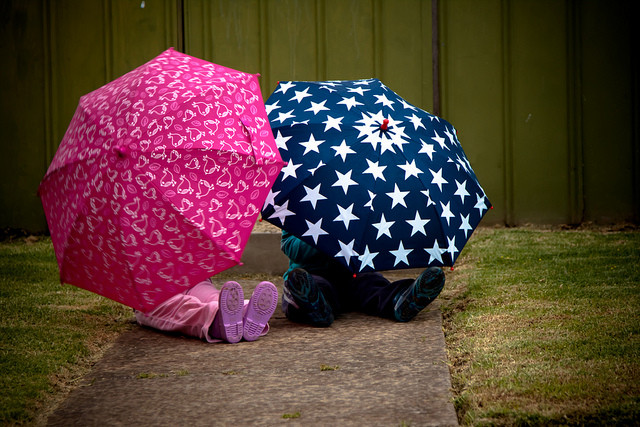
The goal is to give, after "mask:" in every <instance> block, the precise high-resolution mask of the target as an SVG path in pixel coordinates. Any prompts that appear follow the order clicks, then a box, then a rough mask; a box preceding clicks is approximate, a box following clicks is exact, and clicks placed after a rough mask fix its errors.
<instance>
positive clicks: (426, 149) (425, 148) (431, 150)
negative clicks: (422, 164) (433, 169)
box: [418, 139, 435, 160]
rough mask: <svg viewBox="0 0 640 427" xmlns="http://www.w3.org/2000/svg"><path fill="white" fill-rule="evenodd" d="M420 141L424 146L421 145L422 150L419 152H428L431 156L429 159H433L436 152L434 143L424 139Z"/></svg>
mask: <svg viewBox="0 0 640 427" xmlns="http://www.w3.org/2000/svg"><path fill="white" fill-rule="evenodd" d="M420 142H421V143H422V147H420V151H418V154H421V153H426V154H427V156H429V160H433V153H434V152H435V149H434V148H433V144H427V143H426V142H424V141H423V140H422V139H421V140H420Z"/></svg>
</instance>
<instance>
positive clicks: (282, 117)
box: [273, 110, 295, 124]
mask: <svg viewBox="0 0 640 427" xmlns="http://www.w3.org/2000/svg"><path fill="white" fill-rule="evenodd" d="M291 113H293V110H291V111H289V112H287V113H282V112H281V113H278V118H277V119H273V121H274V122H275V121H276V120H280V124H282V123H283V122H284V121H285V120H287V119H290V118H292V117H295V116H294V115H293V114H291Z"/></svg>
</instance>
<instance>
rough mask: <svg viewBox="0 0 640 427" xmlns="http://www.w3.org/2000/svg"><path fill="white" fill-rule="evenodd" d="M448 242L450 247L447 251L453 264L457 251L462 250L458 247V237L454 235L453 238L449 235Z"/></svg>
mask: <svg viewBox="0 0 640 427" xmlns="http://www.w3.org/2000/svg"><path fill="white" fill-rule="evenodd" d="M447 242H448V243H449V247H448V248H447V252H449V254H450V255H451V264H452V265H453V260H454V259H455V256H456V252H460V251H459V250H458V248H456V237H455V236H453V239H450V238H448V237H447Z"/></svg>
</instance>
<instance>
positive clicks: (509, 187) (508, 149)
mask: <svg viewBox="0 0 640 427" xmlns="http://www.w3.org/2000/svg"><path fill="white" fill-rule="evenodd" d="M509 1H510V0H502V1H501V2H500V14H501V16H500V20H501V25H502V40H501V49H502V123H503V164H504V177H503V185H504V197H503V201H504V204H505V206H504V212H505V217H504V221H505V223H506V224H507V225H515V218H514V200H513V168H514V165H513V141H512V133H513V131H512V129H511V125H512V123H511V116H512V114H511V105H512V103H511V101H512V99H511V97H512V93H511V43H510V40H511V26H510V22H511V8H510V6H509Z"/></svg>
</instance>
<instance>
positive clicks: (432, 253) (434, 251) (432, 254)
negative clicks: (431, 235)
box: [425, 240, 443, 264]
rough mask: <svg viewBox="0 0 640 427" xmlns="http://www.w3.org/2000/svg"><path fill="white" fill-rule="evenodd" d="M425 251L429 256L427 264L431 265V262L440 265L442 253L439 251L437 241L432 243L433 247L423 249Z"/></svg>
mask: <svg viewBox="0 0 640 427" xmlns="http://www.w3.org/2000/svg"><path fill="white" fill-rule="evenodd" d="M425 250H426V251H427V253H428V254H429V263H432V262H433V261H438V262H439V263H440V264H442V252H443V250H442V249H440V247H439V246H438V241H437V240H435V241H434V242H433V247H431V248H425Z"/></svg>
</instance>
